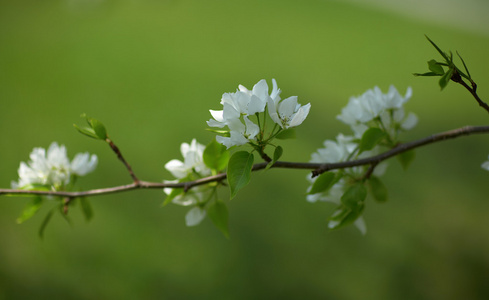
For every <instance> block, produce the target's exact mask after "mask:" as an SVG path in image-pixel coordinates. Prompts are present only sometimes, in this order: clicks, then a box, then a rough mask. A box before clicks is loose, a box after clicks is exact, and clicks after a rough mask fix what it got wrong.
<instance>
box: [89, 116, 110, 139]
mask: <svg viewBox="0 0 489 300" xmlns="http://www.w3.org/2000/svg"><path fill="white" fill-rule="evenodd" d="M89 122H90V126H92V128H93V131H95V134H96V135H97V137H98V138H99V139H101V140H105V139H107V131H106V130H105V126H104V124H102V123H101V122H100V121H98V120H96V119H94V118H90V121H89Z"/></svg>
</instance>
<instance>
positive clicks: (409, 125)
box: [401, 112, 418, 130]
mask: <svg viewBox="0 0 489 300" xmlns="http://www.w3.org/2000/svg"><path fill="white" fill-rule="evenodd" d="M416 124H418V117H417V116H416V115H415V114H414V113H412V112H411V113H409V114H408V116H407V118H406V119H405V120H404V122H402V124H401V128H402V129H404V130H409V129H413V128H414V126H416Z"/></svg>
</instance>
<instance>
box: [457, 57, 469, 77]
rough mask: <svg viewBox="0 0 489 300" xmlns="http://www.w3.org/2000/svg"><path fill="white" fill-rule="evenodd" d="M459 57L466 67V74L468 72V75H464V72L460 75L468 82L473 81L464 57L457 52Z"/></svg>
mask: <svg viewBox="0 0 489 300" xmlns="http://www.w3.org/2000/svg"><path fill="white" fill-rule="evenodd" d="M457 55H458V58H460V60H461V61H462V64H463V65H464V68H465V72H467V75H465V74H463V73H462V72H459V73H460V74H461V75H462V76H464V77H465V78H467V79H468V80H472V77H471V76H470V72H469V69H468V68H467V65H466V64H465V61H464V59H463V58H462V56H460V54H459V53H458V51H457Z"/></svg>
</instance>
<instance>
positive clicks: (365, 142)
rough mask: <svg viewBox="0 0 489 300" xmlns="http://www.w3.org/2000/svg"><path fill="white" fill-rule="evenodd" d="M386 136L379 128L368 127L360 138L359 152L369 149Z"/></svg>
mask: <svg viewBox="0 0 489 300" xmlns="http://www.w3.org/2000/svg"><path fill="white" fill-rule="evenodd" d="M385 136H386V134H385V132H384V131H382V130H380V129H379V128H369V129H367V131H365V132H364V133H363V135H362V139H361V140H360V146H359V153H362V152H363V151H368V150H371V149H372V148H373V147H375V146H376V145H377V144H378V143H380V142H381V141H382V139H383V138H384V137H385Z"/></svg>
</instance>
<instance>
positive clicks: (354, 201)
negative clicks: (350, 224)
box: [341, 182, 367, 210]
mask: <svg viewBox="0 0 489 300" xmlns="http://www.w3.org/2000/svg"><path fill="white" fill-rule="evenodd" d="M365 198H367V188H365V186H364V185H363V183H360V182H359V183H356V184H354V185H352V186H351V187H350V188H348V189H347V190H346V192H345V193H344V194H343V196H341V203H343V204H344V205H345V206H346V207H348V208H350V209H352V210H355V209H356V208H357V207H358V206H360V205H363V202H364V201H365Z"/></svg>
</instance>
